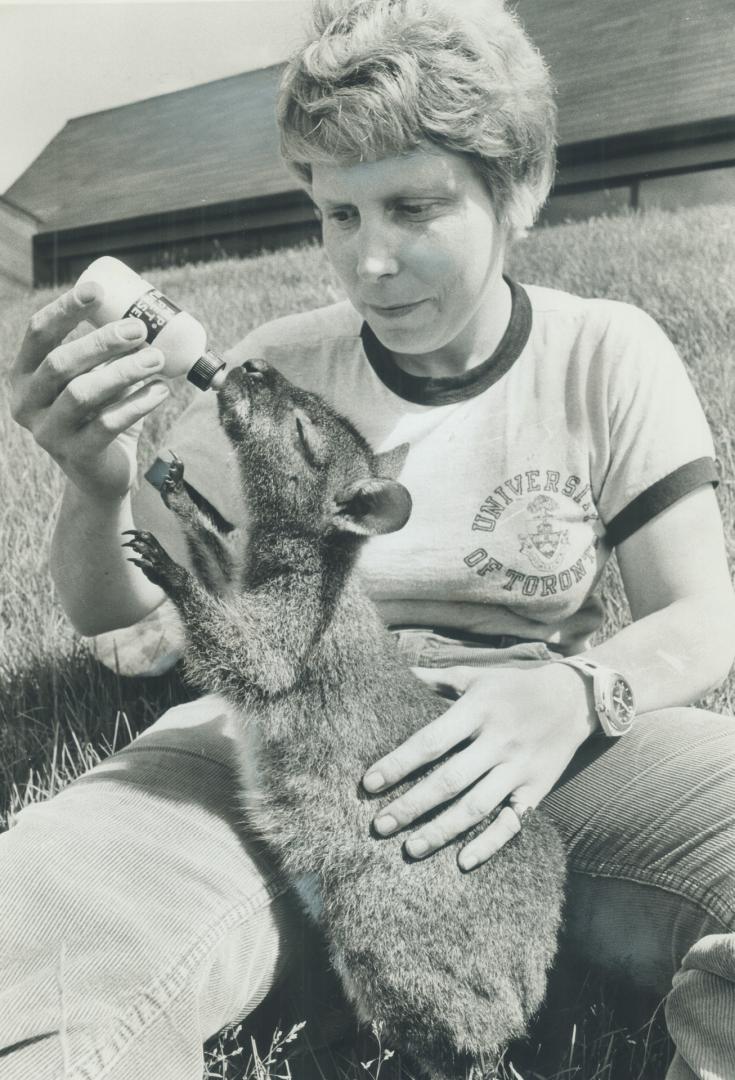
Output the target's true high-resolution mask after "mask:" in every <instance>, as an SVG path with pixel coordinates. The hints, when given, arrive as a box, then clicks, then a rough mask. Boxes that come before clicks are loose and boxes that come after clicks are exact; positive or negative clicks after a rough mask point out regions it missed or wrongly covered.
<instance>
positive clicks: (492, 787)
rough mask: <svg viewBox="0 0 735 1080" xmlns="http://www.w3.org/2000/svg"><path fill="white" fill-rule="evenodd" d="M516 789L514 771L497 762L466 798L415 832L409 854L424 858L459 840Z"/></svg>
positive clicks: (463, 797)
mask: <svg viewBox="0 0 735 1080" xmlns="http://www.w3.org/2000/svg"><path fill="white" fill-rule="evenodd" d="M512 790H513V772H512V770H511V769H509V768H508V767H507V766H505V765H497V766H496V767H495V768H494V769H491V770H490V772H489V773H488V774H487V775H486V776H483V777H482V778H481V779H479V780H478V781H477V783H476V784H473V785H472V787H471V788H470V789H469V791H468V792H467V793H466V794H465V795H463V796H462V798H460V799H457V801H456V802H454V803H452V805H451V806H449V807H448V808H447V809H446V810H445V811H444V812H443V813H441V814H438V815H437V817H435V818H434V819H433V820H432V821H429V822H427V823H426V824H425V825H422V826H421V828H420V829H419V830H417V832H415V833H412V835H411V836H410V837H409V839H408V840H407V841H406V844H405V847H406V852H407V854H408V855H410V856H411V858H412V859H422V858H424V857H425V856H426V855H431V854H432V852H434V851H436V850H438V848H441V847H444V845H445V844H448V843H449V842H450V841H451V840H456V838H457V837H458V836H461V835H462V834H463V833H465V832H467V830H468V829H471V828H473V826H475V825H479V823H480V822H481V821H484V819H485V818H486V817H488V816H489V815H490V814H492V812H493V811H494V810H495V809H496V808H497V807H498V806H499V805H500V803H502V802H503V800H504V799H506V798H507V797H508V794H509V793H510V792H511V791H512Z"/></svg>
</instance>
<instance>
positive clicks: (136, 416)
mask: <svg viewBox="0 0 735 1080" xmlns="http://www.w3.org/2000/svg"><path fill="white" fill-rule="evenodd" d="M168 395H169V388H168V385H167V384H166V383H165V382H158V381H157V382H150V383H146V384H145V386H142V387H140V388H139V389H138V390H135V391H133V392H132V393H131V394H128V396H127V397H125V398H123V399H122V400H120V401H116V402H114V403H113V404H112V405H109V406H107V408H105V409H102V410H101V411H100V412H99V413H98V414H97V415H96V416H95V417H94V419H92V420H90V421H89V423H88V424H87V425H86V427H85V429H84V432H83V435H82V442H84V443H86V444H87V445H91V446H92V447H99V448H102V447H105V446H107V445H109V443H111V442H112V441H113V439H116V438H117V436H118V435H121V434H122V433H123V432H124V431H128V430H129V429H130V428H131V427H132V426H133V425H134V424H135V423H137V422H138V421H139V420H142V419H143V417H145V416H147V415H148V413H149V412H152V411H153V409H155V408H156V407H157V406H158V405H160V404H161V402H162V401H165V399H166V398H167V397H168Z"/></svg>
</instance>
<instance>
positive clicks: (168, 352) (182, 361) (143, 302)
mask: <svg viewBox="0 0 735 1080" xmlns="http://www.w3.org/2000/svg"><path fill="white" fill-rule="evenodd" d="M83 281H96V282H97V283H98V284H99V285H101V286H102V287H103V288H104V290H105V291H104V295H103V297H102V299H101V300H98V301H96V302H95V303H94V304H93V305H91V306H90V308H89V310H88V312H86V313H85V317H86V318H87V319H88V320H89V321H90V322H91V323H92V324H93V325H94V326H104V324H105V323H108V322H113V321H114V320H116V319H127V318H130V317H131V316H132V317H133V318H136V319H140V320H141V321H142V322H144V323H145V326H146V331H147V332H146V341H147V342H148V344H149V345H150V344H155V346H156V348H157V349H160V350H161V352H162V353H163V356H164V365H163V369H162V371H161V374H162V375H163V376H165V377H167V378H169V379H175V378H176V377H177V376H178V375H186V377H187V379H188V380H189V382H192V383H194V386H198V387H199V389H200V390H207V389H208V388H209V387H210V386H211V387H213V388H214V389H217V387H219V386H221V384H222V383H223V382H224V379H225V375H226V368H225V362H224V360H223V359H222V357H221V356H219V355H218V354H217V353H216V352H214V350H212V349H208V348H207V331H206V330H205V329H204V327H203V326H202V324H201V323H200V322H199V321H198V320H197V319H195V318H194V316H193V315H190V314H189V313H188V311H182V310H181V308H180V307H177V306H176V304H174V303H173V302H172V301H171V300H169V299H168V297H167V296H164V295H163V293H162V292H160V291H159V290H158V289H157V288H156V287H155V286H154V285H151V283H150V282H149V281H146V280H145V279H144V278H142V277H141V276H140V274H136V272H135V270H131V269H130V267H129V266H126V265H125V263H124V262H120V260H119V259H113V258H112V257H111V256H109V255H103V256H102V258H101V259H95V261H94V262H93V263H91V264H90V265H89V266H88V267H87V269H86V270H85V271H84V273H83V274H82V275H81V276H80V278H79V281H78V282H77V284H79V283H80V282H83Z"/></svg>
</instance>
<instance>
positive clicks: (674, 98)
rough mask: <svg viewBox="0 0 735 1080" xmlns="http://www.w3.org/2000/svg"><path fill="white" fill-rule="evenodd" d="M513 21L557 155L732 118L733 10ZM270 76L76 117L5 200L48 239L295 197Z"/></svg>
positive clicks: (565, 5) (714, 3) (591, 10)
mask: <svg viewBox="0 0 735 1080" xmlns="http://www.w3.org/2000/svg"><path fill="white" fill-rule="evenodd" d="M517 9H518V13H519V15H520V17H521V19H522V21H523V22H524V24H525V26H526V28H527V29H528V32H529V34H530V35H531V37H532V39H533V40H534V41H535V42H536V44H537V45H538V46H539V48H540V49H541V51H542V52H543V53H544V55H545V56H546V59H547V61H548V63H549V66H550V68H551V70H552V73H553V75H554V79H555V82H556V84H557V86H558V104H559V114H560V127H561V130H560V136H561V144H562V146H563V147H564V146H567V147H568V146H570V145H571V146H577V145H578V144H584V143H585V142H587V141H590V142H591V141H595V142H596V143H597V144H598V146H599V144H600V141H601V140H608V139H610V140H615V139H617V140H620V138H621V137H628V136H634V135H636V134H638V135H640V133H642V132H647V131H652V130H655V131H660V130H662V129H670V128H675V127H682V126H686V125H690V126H691V125H705V126H706V124H707V123H708V122H710V121H713V120H716V119H718V118H719V119H722V118H723V117H730V118H733V117H735V80H733V79H732V78H731V74H732V56H733V54H734V53H735V21H734V20H733V18H732V0H698V3H697V4H682V3H681V0H646V3H644V4H641V3H640V0H616V2H615V3H614V4H608V5H600V4H590V3H588V2H586V0H555V2H554V3H553V4H540V3H539V2H538V0H518V2H517ZM281 70H282V65H280V64H279V65H274V66H272V67H268V68H263V69H261V70H259V71H250V72H246V73H244V74H241V75H234V76H232V77H230V78H226V79H218V80H216V81H214V82H209V83H205V84H203V85H200V86H194V87H191V88H190V89H187V90H180V91H177V92H175V93H170V94H162V95H160V96H157V97H153V98H148V99H147V100H145V101H138V102H135V103H133V104H131V105H124V106H122V107H120V108H116V109H108V110H105V111H103V112H98V113H92V114H90V115H88V116H81V117H77V118H76V119H74V120H71V121H69V123H67V124H66V125H65V127H64V128H63V129H62V130H61V132H60V133H59V134H58V135H57V136H56V137H55V138H54V139H53V140H52V141H51V143H49V145H48V146H47V147H46V149H45V150H44V151H43V152H42V153H41V154H40V156H39V157H38V158H37V159H36V160H35V161H34V162H33V164H32V165H31V166H30V167H29V168H28V169H27V170H26V172H25V173H23V175H22V176H21V177H20V178H19V179H18V180H16V182H15V183H14V184H13V185H12V187H10V188H9V190H8V191H7V193H6V195H7V197H8V199H10V200H11V201H12V202H13V203H14V204H15V205H16V206H19V207H21V208H23V209H25V210H27V211H28V212H29V213H32V214H34V215H35V216H36V217H37V218H40V219H41V221H42V225H41V226H40V231H41V232H50V231H55V230H62V229H71V228H79V227H83V226H88V225H99V224H104V223H106V222H111V221H124V220H127V219H130V218H141V217H146V216H148V215H155V214H166V213H171V212H174V211H178V210H184V209H195V208H197V207H207V206H212V205H217V204H219V205H222V204H227V203H231V202H233V201H236V200H237V201H239V200H244V199H250V198H260V197H262V196H272V195H280V194H282V193H283V192H286V191H294V190H296V189H297V187H298V185H297V183H296V181H295V180H294V178H293V177H292V176H291V175H290V174H289V173H288V171H287V170H286V168H285V166H284V165H283V164H282V162H281V160H280V158H279V154H278V138H277V133H276V127H275V120H274V102H275V95H276V87H277V83H278V79H279V76H280V73H281ZM603 152H604V151H603Z"/></svg>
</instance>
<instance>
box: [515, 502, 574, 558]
mask: <svg viewBox="0 0 735 1080" xmlns="http://www.w3.org/2000/svg"><path fill="white" fill-rule="evenodd" d="M558 512H559V507H558V505H557V502H556V500H555V499H552V498H550V497H549V496H548V495H537V496H536V498H535V499H533V501H532V502H530V503H529V504H528V506H527V508H526V513H527V514H528V515H529V517H530V518H531V519H532V520H533V523H534V525H535V531H534V532H529V533H519V539H520V541H521V548H520V550H521V554H522V555H525V556H526V558H527V559H528V560H529V561H530V563H531V565H532V566H534V567H535V568H536V570H554V569H555V568H556V567H557V566H559V564H560V563H561V562H562V560H563V558H564V552H565V549H566V548H567V547H568V546H569V531H568V530H567V529H555V528H554V525H555V524H556V522H555V520H554V518H555V516H556V515H557V514H558Z"/></svg>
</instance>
